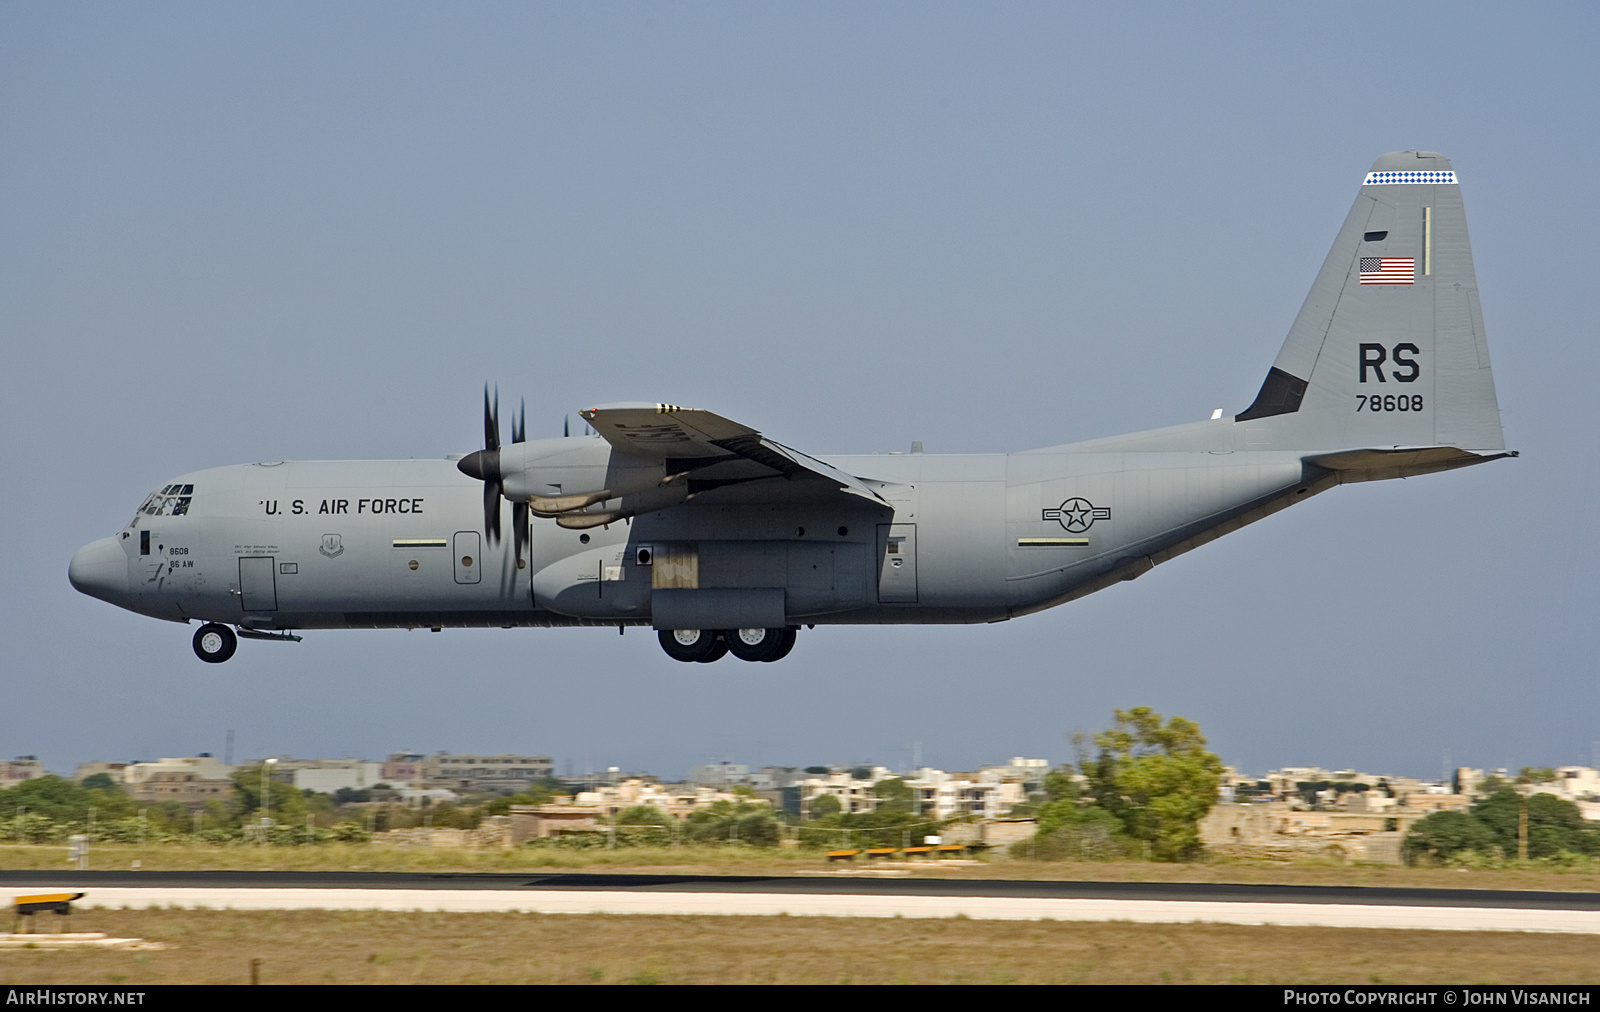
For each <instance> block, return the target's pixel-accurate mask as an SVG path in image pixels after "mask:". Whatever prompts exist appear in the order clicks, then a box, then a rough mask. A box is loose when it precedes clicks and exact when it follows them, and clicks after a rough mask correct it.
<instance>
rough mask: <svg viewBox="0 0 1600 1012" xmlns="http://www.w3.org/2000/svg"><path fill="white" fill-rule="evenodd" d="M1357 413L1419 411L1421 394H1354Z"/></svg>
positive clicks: (1420, 408)
mask: <svg viewBox="0 0 1600 1012" xmlns="http://www.w3.org/2000/svg"><path fill="white" fill-rule="evenodd" d="M1356 410H1357V411H1421V410H1422V395H1421V394H1371V395H1368V394H1356Z"/></svg>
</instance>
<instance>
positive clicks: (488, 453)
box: [456, 383, 528, 569]
mask: <svg viewBox="0 0 1600 1012" xmlns="http://www.w3.org/2000/svg"><path fill="white" fill-rule="evenodd" d="M527 438H528V404H527V401H523V402H522V405H521V408H520V409H519V411H518V413H517V417H516V418H513V419H512V420H511V441H512V442H513V443H522V442H526V441H527ZM483 445H484V448H483V449H481V450H478V451H477V452H475V453H469V454H467V455H466V456H465V457H463V458H462V459H461V461H460V462H459V463H457V464H456V467H458V468H459V469H460V470H461V472H462V473H463V474H466V475H469V476H471V477H473V478H477V479H478V480H479V481H481V482H483V530H484V533H485V534H487V535H488V537H489V543H490V544H497V543H499V541H500V499H501V497H502V496H503V495H504V494H505V482H504V481H503V480H502V476H501V471H500V391H499V390H498V389H497V390H495V392H494V402H493V404H491V403H490V401H489V385H488V384H487V383H485V384H484V385H483ZM511 533H512V537H513V539H514V540H515V542H516V549H517V568H519V569H520V568H522V550H523V549H524V548H526V547H527V545H528V504H527V503H526V502H514V503H512V504H511Z"/></svg>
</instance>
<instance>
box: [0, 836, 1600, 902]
mask: <svg viewBox="0 0 1600 1012" xmlns="http://www.w3.org/2000/svg"><path fill="white" fill-rule="evenodd" d="M135 862H137V864H138V866H139V867H140V868H142V869H144V870H147V871H158V870H159V871H201V870H229V869H238V870H277V871H415V872H528V873H541V872H542V873H549V872H583V871H589V872H613V873H625V872H642V873H668V874H679V875H796V874H802V873H815V872H850V871H857V872H862V873H865V872H866V869H868V868H873V869H888V868H894V869H899V870H906V871H909V872H910V873H911V874H914V875H919V876H936V877H940V878H976V879H1002V878H1003V879H1048V880H1066V881H1096V882H1237V883H1246V884H1260V885H1269V884H1270V885H1337V886H1394V887H1415V888H1434V889H1535V890H1551V891H1558V892H1600V873H1596V872H1595V871H1593V870H1591V869H1576V870H1562V869H1558V868H1550V867H1543V866H1536V865H1530V866H1528V867H1523V868H1502V869H1493V870H1472V871H1467V870H1464V869H1453V868H1404V867H1394V866H1389V865H1343V864H1334V863H1330V862H1315V861H1299V862H1274V861H1212V862H1206V863H1197V864H1159V863H1154V862H1146V861H1126V862H1101V861H1016V860H1008V859H1003V858H999V857H994V858H990V859H986V860H983V861H979V862H976V863H966V862H963V863H960V864H947V865H940V864H938V863H932V862H930V863H922V862H916V863H910V864H907V863H906V862H903V861H895V862H878V863H874V864H871V865H869V864H866V863H864V862H861V861H858V862H856V863H854V864H849V865H845V864H833V865H830V864H828V863H827V862H826V861H825V860H824V859H823V858H821V857H820V856H818V855H817V854H816V853H815V852H812V851H793V850H758V849H753V848H713V847H701V848H696V847H682V848H660V849H653V848H643V847H641V848H629V849H620V850H609V851H608V850H529V849H526V848H519V849H515V850H450V849H443V848H438V849H430V848H421V847H418V848H398V847H388V846H373V845H364V844H353V845H351V844H329V845H326V846H319V847H269V848H265V849H263V848H260V847H240V846H230V847H206V846H150V847H139V846H132V845H119V844H100V845H97V846H96V847H95V849H94V851H93V853H92V854H91V858H90V864H89V866H90V868H93V869H98V870H127V869H129V868H132V867H134V865H135ZM0 868H4V869H38V870H41V871H60V872H63V873H65V872H67V862H66V848H65V847H62V846H17V845H11V846H0Z"/></svg>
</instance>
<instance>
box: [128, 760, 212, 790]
mask: <svg viewBox="0 0 1600 1012" xmlns="http://www.w3.org/2000/svg"><path fill="white" fill-rule="evenodd" d="M235 769H237V767H234V766H229V765H227V764H225V763H222V762H218V761H217V760H216V759H215V758H214V757H212V756H209V755H198V756H183V757H179V758H174V759H159V760H157V761H155V762H153V763H130V764H129V765H127V766H126V767H124V768H123V770H122V782H123V783H125V784H141V783H144V782H145V781H146V780H150V779H153V778H155V777H157V776H162V775H164V774H169V773H188V774H192V775H194V776H195V777H197V778H199V779H201V780H226V781H229V782H230V783H231V782H232V777H233V771H234V770H235Z"/></svg>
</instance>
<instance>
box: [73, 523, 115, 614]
mask: <svg viewBox="0 0 1600 1012" xmlns="http://www.w3.org/2000/svg"><path fill="white" fill-rule="evenodd" d="M67 579H69V580H71V581H72V585H73V586H74V587H76V588H77V589H78V591H79V592H80V593H84V594H88V595H89V596H90V597H98V598H99V599H100V600H102V601H110V602H112V603H116V602H117V601H118V600H119V599H121V598H123V597H126V596H127V593H128V557H127V556H126V555H124V554H123V551H122V543H121V542H120V541H118V540H117V539H116V538H101V539H100V540H99V541H94V542H91V543H89V544H87V545H84V546H83V547H82V548H80V549H78V554H76V555H74V556H73V557H72V563H71V565H69V566H67Z"/></svg>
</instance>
